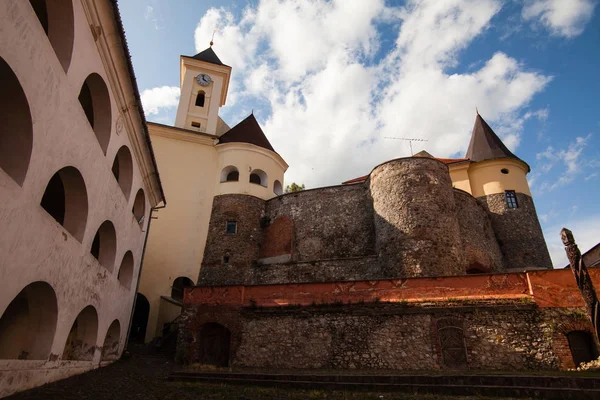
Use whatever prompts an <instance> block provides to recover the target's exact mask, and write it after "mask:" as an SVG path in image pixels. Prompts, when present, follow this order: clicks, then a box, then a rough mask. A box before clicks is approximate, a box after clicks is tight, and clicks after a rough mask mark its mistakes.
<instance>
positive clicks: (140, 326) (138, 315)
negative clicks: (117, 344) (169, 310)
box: [129, 293, 150, 343]
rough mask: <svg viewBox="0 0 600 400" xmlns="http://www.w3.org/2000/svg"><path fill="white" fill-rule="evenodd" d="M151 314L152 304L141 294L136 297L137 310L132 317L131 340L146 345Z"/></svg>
mask: <svg viewBox="0 0 600 400" xmlns="http://www.w3.org/2000/svg"><path fill="white" fill-rule="evenodd" d="M149 314H150V302H149V301H148V299H147V298H146V296H144V295H143V294H141V293H137V294H136V295H135V308H134V310H133V317H131V329H130V331H129V340H131V341H134V342H136V343H144V342H145V340H146V327H147V326H148V315H149Z"/></svg>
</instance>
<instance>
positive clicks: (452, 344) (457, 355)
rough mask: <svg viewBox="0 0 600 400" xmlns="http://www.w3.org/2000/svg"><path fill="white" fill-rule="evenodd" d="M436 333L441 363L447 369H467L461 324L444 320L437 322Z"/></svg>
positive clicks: (457, 321)
mask: <svg viewBox="0 0 600 400" xmlns="http://www.w3.org/2000/svg"><path fill="white" fill-rule="evenodd" d="M437 333H438V339H439V343H440V349H441V352H442V361H443V363H444V365H445V366H446V367H448V368H458V369H461V368H466V367H467V347H466V345H465V337H464V332H463V327H462V322H461V321H459V320H455V319H451V318H445V319H441V320H439V321H437Z"/></svg>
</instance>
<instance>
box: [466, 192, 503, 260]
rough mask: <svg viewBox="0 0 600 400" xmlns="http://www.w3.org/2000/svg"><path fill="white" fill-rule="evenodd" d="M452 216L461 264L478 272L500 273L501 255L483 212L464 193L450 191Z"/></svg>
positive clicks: (475, 201) (488, 221)
mask: <svg viewBox="0 0 600 400" xmlns="http://www.w3.org/2000/svg"><path fill="white" fill-rule="evenodd" d="M454 202H455V204H456V217H457V219H458V224H459V227H460V240H461V242H462V249H463V257H464V259H463V265H465V267H466V268H467V270H468V269H470V268H476V269H478V270H480V271H482V272H501V271H504V263H503V259H502V252H501V251H500V247H499V246H498V242H497V241H496V235H495V233H494V229H493V228H492V223H491V221H490V218H489V216H488V214H487V212H486V211H485V209H484V208H483V207H482V206H481V205H480V204H479V203H478V202H477V200H475V198H474V197H473V196H471V195H470V194H469V193H467V192H463V191H462V190H459V189H454Z"/></svg>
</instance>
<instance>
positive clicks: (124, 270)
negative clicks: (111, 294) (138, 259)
mask: <svg viewBox="0 0 600 400" xmlns="http://www.w3.org/2000/svg"><path fill="white" fill-rule="evenodd" d="M118 279H119V282H120V283H121V285H123V286H125V287H126V288H127V289H131V281H132V280H133V253H132V252H131V251H127V253H125V255H124V256H123V261H121V266H120V267H119V275H118Z"/></svg>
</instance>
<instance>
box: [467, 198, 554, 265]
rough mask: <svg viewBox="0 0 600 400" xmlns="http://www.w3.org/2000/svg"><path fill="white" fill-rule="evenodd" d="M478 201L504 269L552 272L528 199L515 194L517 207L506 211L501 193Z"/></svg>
mask: <svg viewBox="0 0 600 400" xmlns="http://www.w3.org/2000/svg"><path fill="white" fill-rule="evenodd" d="M477 201H478V202H479V204H481V205H482V207H483V208H484V209H485V210H486V212H487V213H488V215H489V216H490V219H491V221H492V226H493V228H494V232H495V233H496V238H497V241H498V244H499V246H500V249H501V251H502V254H503V257H504V267H505V268H506V269H512V268H519V269H525V268H540V267H541V268H552V260H551V259H550V254H549V253H548V248H547V246H546V242H545V240H544V234H543V233H542V227H541V226H540V221H539V220H538V217H537V213H536V211H535V206H534V204H533V199H532V198H531V197H530V196H528V195H526V194H523V193H517V202H518V205H519V207H518V208H513V209H510V208H508V207H507V205H506V198H505V195H504V193H498V194H492V195H488V196H482V197H479V198H477Z"/></svg>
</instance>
